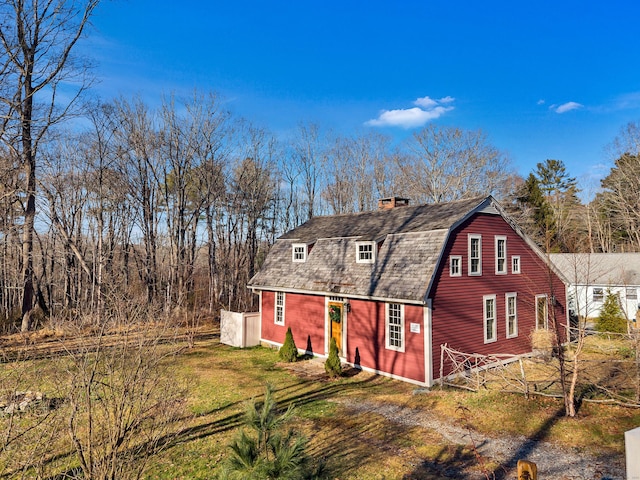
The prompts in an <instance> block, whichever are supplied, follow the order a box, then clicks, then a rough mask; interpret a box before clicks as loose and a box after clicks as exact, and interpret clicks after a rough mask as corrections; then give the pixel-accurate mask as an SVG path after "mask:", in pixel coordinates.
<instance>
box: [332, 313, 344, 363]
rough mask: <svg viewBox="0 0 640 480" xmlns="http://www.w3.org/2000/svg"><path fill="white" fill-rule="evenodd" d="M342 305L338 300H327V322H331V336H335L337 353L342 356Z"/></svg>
mask: <svg viewBox="0 0 640 480" xmlns="http://www.w3.org/2000/svg"><path fill="white" fill-rule="evenodd" d="M343 309H344V305H343V304H342V303H338V302H329V322H330V323H331V338H335V340H336V345H337V346H338V353H339V354H340V356H342V325H343V323H344V322H343V320H344V319H343V315H342V312H343Z"/></svg>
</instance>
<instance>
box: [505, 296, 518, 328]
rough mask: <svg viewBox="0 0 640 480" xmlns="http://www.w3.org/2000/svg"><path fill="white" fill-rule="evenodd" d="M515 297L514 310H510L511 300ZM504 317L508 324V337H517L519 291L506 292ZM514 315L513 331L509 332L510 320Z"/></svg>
mask: <svg viewBox="0 0 640 480" xmlns="http://www.w3.org/2000/svg"><path fill="white" fill-rule="evenodd" d="M511 299H513V312H510V310H509V307H510V300H511ZM504 317H505V324H506V334H507V338H516V337H517V336H518V293H517V292H508V293H505V294H504ZM512 317H513V333H511V334H509V330H510V329H509V327H510V323H511V322H510V321H511V318H512Z"/></svg>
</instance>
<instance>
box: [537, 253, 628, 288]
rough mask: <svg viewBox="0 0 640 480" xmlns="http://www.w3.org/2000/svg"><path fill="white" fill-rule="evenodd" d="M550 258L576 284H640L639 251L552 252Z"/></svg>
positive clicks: (568, 279) (569, 280)
mask: <svg viewBox="0 0 640 480" xmlns="http://www.w3.org/2000/svg"><path fill="white" fill-rule="evenodd" d="M549 257H550V259H551V262H552V263H553V264H554V265H555V266H556V268H557V269H558V270H560V271H561V272H562V273H563V274H564V276H565V277H566V278H567V281H568V282H569V283H572V284H575V285H603V286H624V285H626V286H631V285H640V253H552V254H551V255H550V256H549Z"/></svg>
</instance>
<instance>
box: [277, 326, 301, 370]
mask: <svg viewBox="0 0 640 480" xmlns="http://www.w3.org/2000/svg"><path fill="white" fill-rule="evenodd" d="M278 356H279V357H280V359H281V360H282V361H283V362H289V363H291V362H295V361H296V360H297V359H298V348H297V347H296V342H295V341H294V340H293V333H291V327H289V328H287V333H286V335H285V337H284V343H283V344H282V347H280V350H279V351H278Z"/></svg>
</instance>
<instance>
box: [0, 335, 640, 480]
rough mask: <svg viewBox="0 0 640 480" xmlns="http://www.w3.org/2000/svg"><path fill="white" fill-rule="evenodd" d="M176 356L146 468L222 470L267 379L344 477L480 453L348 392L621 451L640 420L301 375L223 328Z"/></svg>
mask: <svg viewBox="0 0 640 480" xmlns="http://www.w3.org/2000/svg"><path fill="white" fill-rule="evenodd" d="M169 359H170V362H171V363H172V365H171V367H172V375H174V376H175V382H176V383H183V384H184V385H186V386H187V389H188V397H187V404H186V406H185V408H184V414H183V415H182V418H181V419H180V420H179V421H178V422H176V424H175V425H174V426H173V428H174V435H172V436H171V440H170V441H169V443H168V448H167V449H166V450H164V451H163V452H162V453H161V454H160V455H159V456H157V457H154V458H153V459H152V460H151V462H150V464H149V469H148V470H147V472H146V478H152V479H179V478H184V479H205V478H212V477H215V475H216V471H217V468H218V467H219V464H220V462H221V461H222V460H223V459H224V458H225V456H226V455H227V453H228V447H227V445H228V443H229V441H230V439H231V438H232V437H233V436H234V435H235V434H236V432H237V431H238V429H239V428H240V427H241V424H242V415H243V412H244V407H245V405H246V402H247V401H249V400H250V399H252V398H260V397H261V396H262V395H263V394H264V390H265V385H266V384H267V383H269V384H271V385H273V386H274V391H275V398H276V401H277V402H278V404H279V405H281V406H283V407H286V406H287V405H289V404H294V405H295V407H296V413H295V422H294V424H295V427H296V428H297V429H298V430H300V431H302V432H303V433H304V435H305V436H306V437H307V438H308V439H309V441H310V443H309V453H310V454H311V455H313V456H314V458H323V459H325V461H326V465H327V468H328V469H329V471H330V472H331V478H339V479H341V480H347V479H365V480H366V479H372V480H373V479H376V480H382V479H400V478H408V479H410V478H416V479H417V478H422V479H431V478H432V479H436V478H442V477H439V476H437V475H436V474H435V473H434V472H433V471H429V469H428V468H427V467H424V466H421V465H423V462H425V461H426V462H428V463H427V464H429V462H430V463H437V464H439V465H443V464H446V465H449V466H451V467H452V468H462V467H465V466H466V467H468V466H469V465H473V464H474V462H475V458H474V455H473V452H472V451H471V449H470V448H469V447H468V446H464V445H451V444H448V443H447V442H446V441H445V440H444V439H443V437H442V436H441V435H440V434H439V433H438V432H437V431H433V430H427V429H424V428H419V427H413V426H409V425H401V424H395V423H392V422H390V421H389V420H388V419H385V418H384V417H382V416H380V415H378V414H375V413H372V412H369V413H361V414H357V413H353V412H352V411H348V410H347V409H346V408H345V407H344V406H343V404H342V403H341V402H340V400H342V401H369V402H385V403H390V404H395V405H399V406H403V407H410V408H412V409H415V410H416V411H418V412H420V411H425V412H430V413H435V414H437V415H438V416H440V417H442V418H445V419H449V420H450V421H452V422H456V423H457V424H464V425H468V426H469V427H470V428H473V429H475V430H478V431H480V432H486V433H490V434H495V435H499V434H504V433H511V434H517V435H525V436H527V437H532V438H539V439H544V440H546V441H549V442H555V443H557V444H559V445H565V446H569V447H571V448H573V449H577V450H578V451H600V452H601V451H602V450H603V449H605V450H608V451H612V452H616V453H618V454H622V453H623V452H624V437H623V434H624V432H625V431H626V430H629V429H631V428H635V427H637V426H638V425H640V411H638V410H637V409H629V408H622V407H615V406H606V405H597V404H584V405H582V406H581V408H580V410H579V414H578V417H577V418H574V419H567V418H564V417H562V402H561V401H560V400H556V399H551V398H541V397H534V398H531V399H525V398H524V397H523V396H517V395H510V394H504V393H503V392H496V391H490V390H486V391H483V392H481V393H469V392H464V391H460V390H450V389H445V390H439V389H434V390H432V391H431V392H426V393H424V392H423V393H416V388H415V386H413V385H410V384H407V383H404V382H400V381H395V380H391V379H388V378H385V377H380V376H375V375H371V374H368V373H366V372H360V373H358V374H355V375H353V376H349V377H345V378H341V379H338V380H328V379H326V378H324V377H318V376H305V375H300V374H297V373H295V372H292V371H291V370H290V369H288V368H286V366H284V365H282V364H280V363H278V356H277V352H276V351H274V350H271V349H268V348H262V347H256V348H252V349H235V348H231V347H228V346H225V345H221V344H219V343H218V341H217V339H215V338H209V339H205V340H200V341H197V342H196V343H195V346H194V347H193V348H185V349H184V350H182V351H181V353H180V354H179V355H178V356H175V357H169ZM55 363H56V362H55V361H51V360H37V361H34V362H33V363H32V367H33V368H30V369H28V370H29V371H30V372H31V374H32V375H33V378H34V379H36V378H37V379H40V381H39V383H38V384H37V385H35V386H34V388H42V389H43V390H45V391H46V390H47V389H48V388H50V387H51V385H52V384H53V383H54V380H53V379H55V378H56V374H55V368H54V365H55ZM1 368H3V369H8V368H11V364H4V365H2V367H1ZM23 375H24V373H23ZM5 378H6V377H5ZM61 445H63V443H61ZM52 448H53V447H52ZM61 448H63V449H64V448H67V450H66V456H65V454H64V453H62V452H61V456H60V458H61V460H60V462H61V464H62V465H65V466H67V468H68V466H69V465H72V464H73V460H72V458H73V457H72V456H71V455H69V452H70V450H69V449H68V448H69V447H68V446H67V447H64V446H63V447H61Z"/></svg>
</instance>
